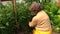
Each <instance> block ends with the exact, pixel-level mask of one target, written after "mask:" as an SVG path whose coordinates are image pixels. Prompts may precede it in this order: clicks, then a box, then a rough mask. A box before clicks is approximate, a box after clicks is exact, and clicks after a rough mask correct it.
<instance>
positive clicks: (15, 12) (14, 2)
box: [13, 0, 19, 29]
mask: <svg viewBox="0 0 60 34" xmlns="http://www.w3.org/2000/svg"><path fill="white" fill-rule="evenodd" d="M13 9H14V15H15V20H16V25H15V27H16V28H17V29H19V24H18V21H17V11H16V10H17V9H16V0H13Z"/></svg>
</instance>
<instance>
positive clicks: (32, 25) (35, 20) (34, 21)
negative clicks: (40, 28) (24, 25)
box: [29, 17, 37, 27]
mask: <svg viewBox="0 0 60 34" xmlns="http://www.w3.org/2000/svg"><path fill="white" fill-rule="evenodd" d="M36 23H37V19H36V17H34V18H33V19H32V21H31V22H29V26H30V27H34V26H36Z"/></svg>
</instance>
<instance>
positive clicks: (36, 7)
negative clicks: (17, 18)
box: [29, 2, 41, 12]
mask: <svg viewBox="0 0 60 34" xmlns="http://www.w3.org/2000/svg"><path fill="white" fill-rule="evenodd" d="M29 10H30V11H32V12H39V11H40V10H41V6H40V4H38V3H37V2H32V4H31V6H30V8H29Z"/></svg>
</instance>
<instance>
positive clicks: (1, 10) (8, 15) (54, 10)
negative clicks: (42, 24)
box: [0, 0, 60, 34]
mask: <svg viewBox="0 0 60 34" xmlns="http://www.w3.org/2000/svg"><path fill="white" fill-rule="evenodd" d="M33 1H37V0H32V1H30V0H25V3H23V2H22V3H16V4H17V13H18V14H17V15H18V22H19V25H21V26H22V27H23V30H24V31H25V32H26V34H28V33H29V32H31V30H32V28H30V27H29V26H28V22H29V21H31V19H32V17H33V16H34V15H32V14H31V12H30V11H29V6H30V5H31V3H32V2H33ZM37 2H39V3H41V2H40V0H38V1H37ZM43 2H44V1H42V3H43ZM42 9H43V10H44V11H45V12H46V13H47V14H48V15H49V17H50V20H51V25H52V28H53V31H56V32H57V33H58V32H60V7H59V6H57V3H52V2H50V1H49V0H48V1H46V2H44V5H43V6H42ZM15 22H16V21H15V17H14V12H13V4H12V2H11V3H8V4H7V5H3V4H2V3H0V34H14V32H15V31H16V29H15V27H14V25H15Z"/></svg>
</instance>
